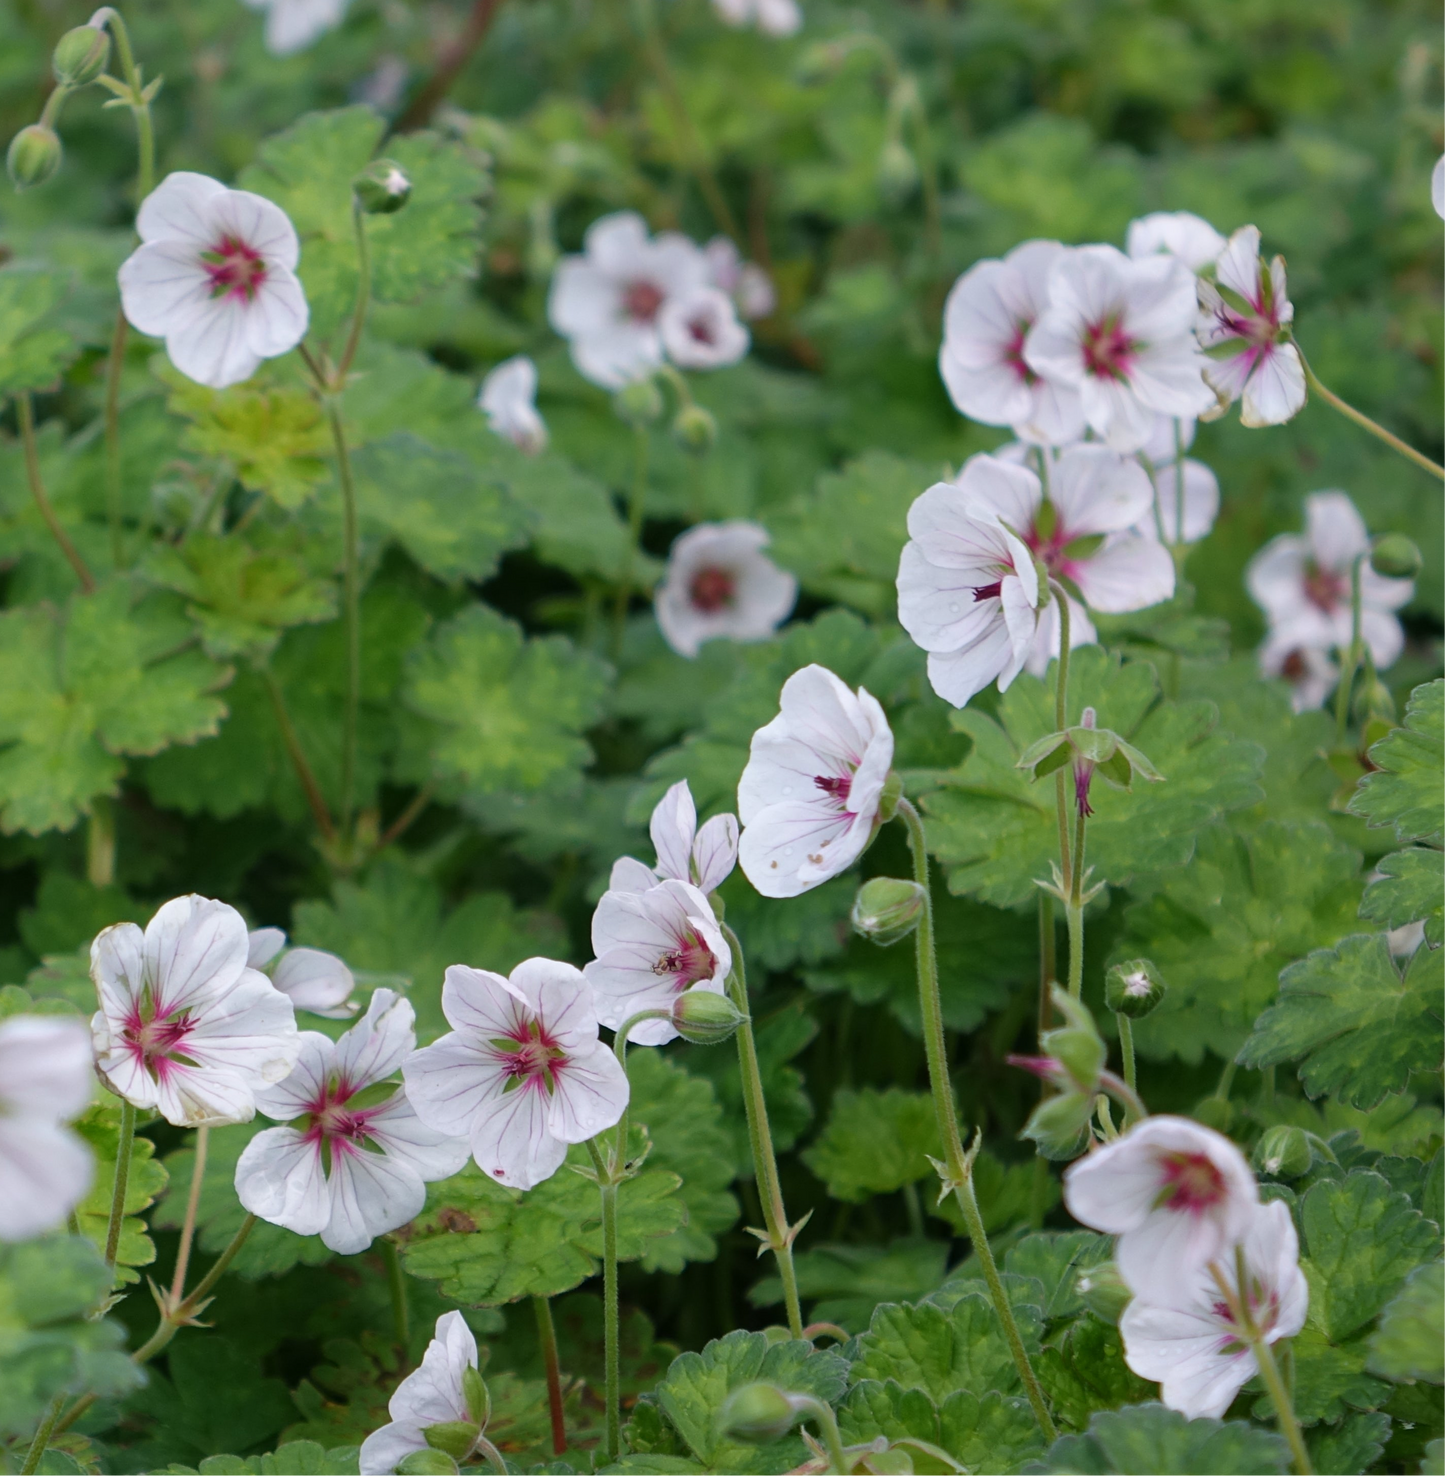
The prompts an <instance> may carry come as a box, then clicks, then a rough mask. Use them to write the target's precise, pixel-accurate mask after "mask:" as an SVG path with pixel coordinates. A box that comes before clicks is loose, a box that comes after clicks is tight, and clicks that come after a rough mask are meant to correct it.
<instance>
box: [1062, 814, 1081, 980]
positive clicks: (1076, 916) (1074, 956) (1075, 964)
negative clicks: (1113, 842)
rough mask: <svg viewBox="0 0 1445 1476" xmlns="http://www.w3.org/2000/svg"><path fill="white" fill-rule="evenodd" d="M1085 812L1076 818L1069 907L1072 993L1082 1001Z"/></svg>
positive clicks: (1067, 914) (1067, 912) (1067, 913)
mask: <svg viewBox="0 0 1445 1476" xmlns="http://www.w3.org/2000/svg"><path fill="white" fill-rule="evenodd" d="M1084 824H1085V820H1084V812H1083V810H1082V809H1081V810H1080V811H1079V813H1078V814H1077V815H1076V816H1075V817H1074V859H1073V862H1072V865H1071V867H1070V886H1069V905H1068V908H1067V911H1066V918H1067V921H1068V924H1069V993H1070V994H1072V995H1073V996H1074V998H1075V999H1078V998H1079V997H1080V996H1081V995H1082V994H1083V992H1084Z"/></svg>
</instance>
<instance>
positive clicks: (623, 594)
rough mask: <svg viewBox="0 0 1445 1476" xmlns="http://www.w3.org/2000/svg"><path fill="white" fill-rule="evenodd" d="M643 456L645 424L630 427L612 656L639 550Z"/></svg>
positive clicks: (644, 471) (643, 503)
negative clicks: (628, 475)
mask: <svg viewBox="0 0 1445 1476" xmlns="http://www.w3.org/2000/svg"><path fill="white" fill-rule="evenodd" d="M647 453H648V436H647V427H646V426H645V425H634V426H633V428H632V492H631V495H630V496H629V497H628V499H627V551H626V553H625V554H624V555H623V559H622V575H621V577H620V579H619V580H618V584H617V595H616V598H615V600H614V602H613V606H612V655H613V658H614V659H615V658H616V657H618V656H620V655H621V654H622V638H623V636H625V635H626V633H627V607H628V605H629V604H630V603H631V601H632V577H633V571H634V570H635V569H636V567H637V555H638V553H639V551H640V550H641V547H642V524H643V521H644V519H645V518H646V516H647Z"/></svg>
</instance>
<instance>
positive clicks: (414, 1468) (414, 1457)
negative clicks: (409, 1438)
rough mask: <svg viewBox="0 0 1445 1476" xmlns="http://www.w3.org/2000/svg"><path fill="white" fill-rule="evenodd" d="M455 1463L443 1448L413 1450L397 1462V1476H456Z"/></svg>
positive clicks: (456, 1468)
mask: <svg viewBox="0 0 1445 1476" xmlns="http://www.w3.org/2000/svg"><path fill="white" fill-rule="evenodd" d="M457 1470H458V1467H457V1463H456V1462H455V1461H454V1460H453V1459H452V1458H451V1457H450V1456H449V1455H448V1454H447V1453H446V1451H444V1450H431V1449H427V1450H414V1451H412V1452H411V1454H410V1455H406V1456H403V1457H402V1459H401V1460H400V1461H399V1462H398V1463H397V1467H396V1471H397V1476H456V1472H457Z"/></svg>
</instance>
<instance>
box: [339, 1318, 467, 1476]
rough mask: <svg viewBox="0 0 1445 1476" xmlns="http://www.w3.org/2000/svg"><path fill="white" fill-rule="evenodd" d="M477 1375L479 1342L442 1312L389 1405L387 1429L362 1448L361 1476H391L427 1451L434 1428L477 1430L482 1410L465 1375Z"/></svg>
mask: <svg viewBox="0 0 1445 1476" xmlns="http://www.w3.org/2000/svg"><path fill="white" fill-rule="evenodd" d="M469 1368H470V1369H472V1370H473V1371H474V1372H476V1371H477V1340H476V1338H475V1337H473V1336H472V1330H471V1328H469V1327H468V1326H467V1324H466V1319H465V1318H464V1317H463V1316H462V1314H461V1313H460V1312H443V1313H442V1315H441V1316H440V1317H438V1318H437V1326H436V1335H435V1336H434V1337H433V1338H432V1340H431V1342H430V1343H428V1344H427V1350H426V1353H425V1354H424V1355H423V1357H422V1361H421V1367H420V1368H419V1369H417V1370H416V1371H415V1373H409V1374H408V1375H407V1376H406V1377H405V1378H404V1379H403V1380H402V1381H401V1383H399V1384H398V1385H397V1386H396V1393H395V1394H393V1395H392V1396H391V1400H390V1402H389V1403H388V1404H387V1406H386V1408H387V1413H388V1414H390V1415H391V1420H392V1422H391V1424H389V1425H383V1426H382V1427H381V1429H379V1430H377V1431H375V1432H374V1433H373V1434H371V1435H368V1436H367V1437H366V1439H365V1441H363V1442H362V1446H361V1465H360V1469H361V1473H362V1476H390V1473H391V1472H393V1471H395V1470H396V1468H397V1466H399V1465H400V1464H401V1462H402V1461H403V1460H405V1459H406V1457H407V1456H409V1455H411V1454H412V1452H413V1451H418V1450H427V1449H429V1448H430V1447H429V1446H428V1445H427V1439H426V1431H427V1429H428V1428H430V1427H431V1426H432V1425H455V1424H469V1425H481V1424H482V1423H483V1422H484V1421H483V1419H482V1418H481V1417H482V1416H483V1415H484V1413H485V1411H484V1410H479V1409H476V1408H474V1407H473V1401H472V1400H469V1399H468V1398H467V1389H466V1383H465V1381H466V1378H467V1370H468V1369H469Z"/></svg>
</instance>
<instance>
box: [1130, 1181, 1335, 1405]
mask: <svg viewBox="0 0 1445 1476" xmlns="http://www.w3.org/2000/svg"><path fill="white" fill-rule="evenodd" d="M1241 1245H1242V1249H1243V1252H1244V1263H1245V1279H1244V1287H1243V1295H1244V1297H1245V1299H1246V1305H1247V1307H1248V1310H1249V1316H1250V1318H1251V1319H1252V1321H1253V1322H1254V1325H1255V1327H1256V1328H1257V1329H1258V1331H1259V1332H1260V1333H1261V1334H1262V1335H1263V1338H1264V1341H1265V1342H1266V1343H1276V1342H1278V1341H1279V1340H1280V1339H1281V1338H1292V1337H1293V1336H1294V1335H1295V1334H1296V1333H1297V1332H1298V1331H1299V1330H1300V1329H1301V1328H1302V1327H1303V1326H1304V1323H1305V1315H1306V1313H1307V1312H1308V1311H1309V1301H1310V1293H1309V1283H1308V1282H1306V1280H1305V1278H1304V1273H1303V1272H1302V1271H1301V1270H1300V1266H1299V1237H1298V1236H1297V1235H1296V1234H1295V1228H1294V1221H1293V1220H1292V1219H1291V1218H1290V1212H1289V1207H1288V1206H1287V1205H1286V1204H1284V1202H1283V1201H1282V1200H1278V1199H1276V1200H1273V1201H1272V1202H1271V1203H1269V1204H1262V1205H1256V1206H1254V1208H1253V1209H1252V1210H1251V1211H1250V1213H1249V1216H1248V1225H1247V1228H1246V1229H1245V1231H1244V1232H1243V1234H1242V1237H1241ZM1216 1278H1218V1279H1216ZM1221 1281H1222V1282H1223V1286H1222V1287H1221V1285H1220V1282H1221ZM1226 1290H1227V1292H1228V1294H1229V1295H1228V1296H1226V1295H1225V1292H1226ZM1240 1293H1241V1288H1240V1286H1239V1276H1238V1271H1237V1268H1236V1265H1235V1255H1234V1248H1233V1246H1232V1245H1230V1246H1224V1247H1222V1248H1221V1251H1220V1254H1219V1256H1218V1258H1217V1259H1216V1261H1215V1262H1214V1265H1213V1269H1211V1268H1210V1267H1208V1266H1201V1267H1196V1268H1194V1269H1193V1270H1188V1271H1186V1270H1184V1269H1183V1268H1182V1267H1180V1268H1178V1269H1176V1270H1171V1272H1170V1274H1169V1275H1168V1277H1167V1278H1166V1279H1165V1281H1164V1282H1163V1284H1162V1286H1161V1287H1160V1288H1159V1292H1158V1295H1156V1296H1155V1297H1153V1298H1152V1299H1148V1300H1146V1299H1144V1298H1142V1297H1136V1298H1135V1299H1134V1300H1133V1301H1132V1302H1130V1303H1129V1305H1128V1306H1127V1307H1126V1308H1125V1309H1124V1313H1123V1315H1122V1316H1121V1317H1120V1319H1119V1332H1120V1333H1121V1335H1122V1336H1123V1339H1124V1361H1125V1362H1126V1363H1127V1364H1128V1365H1129V1367H1130V1368H1132V1369H1133V1370H1134V1372H1135V1373H1136V1374H1138V1375H1139V1377H1140V1378H1144V1379H1153V1380H1154V1381H1155V1382H1156V1383H1158V1384H1159V1385H1160V1393H1161V1395H1162V1397H1163V1401H1164V1403H1165V1404H1166V1405H1167V1406H1168V1407H1169V1408H1170V1409H1177V1410H1178V1411H1179V1412H1180V1413H1181V1414H1183V1415H1186V1416H1187V1417H1188V1418H1189V1419H1191V1420H1197V1419H1218V1418H1219V1417H1220V1416H1221V1415H1222V1414H1223V1413H1224V1411H1225V1410H1226V1409H1228V1408H1229V1405H1230V1403H1231V1402H1232V1401H1233V1399H1234V1396H1235V1395H1236V1394H1237V1393H1238V1392H1239V1390H1240V1389H1241V1387H1242V1386H1243V1385H1244V1384H1245V1383H1246V1382H1247V1381H1248V1380H1249V1379H1251V1378H1252V1377H1253V1376H1254V1375H1255V1373H1256V1372H1258V1367H1259V1365H1258V1362H1257V1359H1256V1357H1255V1352H1254V1349H1253V1348H1252V1347H1251V1346H1250V1344H1249V1343H1248V1342H1247V1341H1246V1333H1245V1329H1244V1327H1243V1326H1242V1325H1241V1322H1242V1319H1241V1321H1240V1322H1237V1321H1236V1320H1235V1317H1234V1314H1233V1313H1232V1312H1231V1311H1230V1306H1229V1302H1230V1299H1231V1298H1233V1299H1235V1300H1236V1301H1237V1300H1238V1299H1239V1297H1240Z"/></svg>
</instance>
